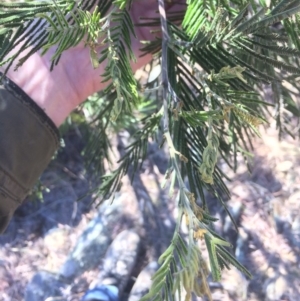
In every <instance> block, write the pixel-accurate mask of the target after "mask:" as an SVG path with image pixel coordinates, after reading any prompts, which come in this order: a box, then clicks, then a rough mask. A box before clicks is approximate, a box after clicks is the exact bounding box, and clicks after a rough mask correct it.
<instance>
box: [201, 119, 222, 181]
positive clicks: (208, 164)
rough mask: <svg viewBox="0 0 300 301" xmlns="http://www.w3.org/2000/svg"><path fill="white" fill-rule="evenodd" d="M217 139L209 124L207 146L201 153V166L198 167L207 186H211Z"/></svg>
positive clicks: (217, 147) (216, 156) (216, 158)
mask: <svg viewBox="0 0 300 301" xmlns="http://www.w3.org/2000/svg"><path fill="white" fill-rule="evenodd" d="M218 149H219V138H218V134H217V133H216V132H215V131H213V129H212V125H211V122H210V125H209V129H208V139H207V146H206V148H205V149H204V151H203V156H202V164H201V165H200V167H199V171H200V174H201V179H202V180H203V181H204V182H205V183H208V184H213V183H214V181H213V173H214V170H215V166H216V163H217V160H218Z"/></svg>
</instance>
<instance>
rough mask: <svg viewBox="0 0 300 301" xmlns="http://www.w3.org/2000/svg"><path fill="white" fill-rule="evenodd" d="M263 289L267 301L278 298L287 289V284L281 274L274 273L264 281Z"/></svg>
mask: <svg viewBox="0 0 300 301" xmlns="http://www.w3.org/2000/svg"><path fill="white" fill-rule="evenodd" d="M264 289H265V295H266V300H267V301H273V300H280V299H281V297H282V296H283V294H284V293H286V292H287V291H288V284H287V281H286V280H285V278H284V277H283V275H276V276H275V277H273V278H271V279H268V280H267V281H266V283H265V285H264Z"/></svg>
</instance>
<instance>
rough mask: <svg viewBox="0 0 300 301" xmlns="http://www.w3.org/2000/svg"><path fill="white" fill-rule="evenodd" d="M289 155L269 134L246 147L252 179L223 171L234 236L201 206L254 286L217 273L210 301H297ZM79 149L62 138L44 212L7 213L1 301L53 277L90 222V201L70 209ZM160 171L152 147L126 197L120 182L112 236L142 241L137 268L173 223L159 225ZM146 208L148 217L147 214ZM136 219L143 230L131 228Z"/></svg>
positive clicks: (290, 147) (292, 145) (81, 179)
mask: <svg viewBox="0 0 300 301" xmlns="http://www.w3.org/2000/svg"><path fill="white" fill-rule="evenodd" d="M298 145H299V142H298V141H292V140H291V139H286V140H285V141H282V142H279V141H278V139H277V136H276V131H275V130H273V129H272V128H271V129H268V130H267V131H264V130H263V131H262V139H260V140H257V141H256V142H255V144H254V146H255V158H254V160H253V164H252V166H253V170H252V174H249V173H248V171H247V170H246V169H245V168H244V167H243V165H241V167H240V168H239V169H238V172H237V174H232V173H231V172H230V170H227V167H226V166H225V165H224V166H222V167H223V168H224V170H225V171H226V173H227V174H229V175H230V176H231V178H232V179H233V181H232V182H229V183H228V186H229V188H230V190H231V192H232V199H231V200H230V201H229V202H228V205H229V207H230V210H231V211H232V213H233V215H234V216H235V218H236V220H237V223H238V226H239V233H236V232H235V231H234V229H233V226H232V224H231V222H230V220H229V219H228V217H226V214H225V213H224V212H223V210H222V209H221V208H220V206H219V205H218V203H217V201H216V200H214V199H213V198H211V199H210V207H211V208H210V209H211V211H212V212H213V214H214V215H215V216H217V217H219V221H218V222H217V223H216V229H217V230H218V231H219V233H220V234H221V235H222V236H223V237H225V238H227V239H229V240H230V241H231V242H232V244H233V245H234V249H233V252H234V253H235V255H236V256H237V257H238V259H239V260H240V261H241V262H242V263H243V264H244V265H245V266H246V267H247V268H248V269H249V270H250V271H251V272H252V273H253V279H252V280H248V279H245V277H244V276H243V275H241V274H240V273H239V272H238V271H236V270H235V269H232V270H230V271H225V272H224V276H223V281H222V282H221V283H220V284H215V283H211V288H212V292H213V297H214V300H220V301H226V300H237V301H238V300H249V301H250V300H251V301H252V300H253V301H254V300H257V301H258V300H259V301H262V300H268V301H276V300H286V301H297V300H299V296H300V252H299V247H300V214H299V213H300V150H299V146H298ZM82 147H83V144H82V141H81V139H80V137H79V136H78V134H77V133H76V131H74V132H71V133H69V134H68V136H67V137H66V148H64V149H63V150H62V151H61V152H60V154H59V156H58V158H57V160H56V161H54V162H52V163H51V165H50V167H49V168H48V170H47V171H46V172H45V174H44V176H43V178H42V182H43V184H44V185H45V186H47V187H49V188H50V189H51V191H50V193H46V194H45V195H44V203H42V204H40V203H39V202H26V203H25V204H24V205H23V206H22V207H21V208H20V209H19V210H18V212H17V213H16V215H15V217H14V220H13V222H12V223H11V225H10V226H9V229H8V230H7V233H6V234H5V235H4V236H2V237H0V258H1V259H0V290H1V292H2V294H1V295H0V300H1V301H21V300H23V297H24V290H25V287H26V284H27V283H28V282H29V281H30V280H31V278H32V277H33V275H34V274H35V273H36V272H37V271H41V270H46V271H51V272H54V273H55V272H57V271H58V270H59V268H60V267H61V266H62V264H63V262H64V261H65V260H66V257H67V255H68V253H69V252H70V250H71V249H72V248H73V247H74V246H75V245H76V242H77V240H78V237H79V236H80V234H81V233H82V231H83V230H84V229H85V227H86V225H87V224H88V222H89V221H90V220H91V219H92V218H93V216H95V214H96V211H97V209H95V207H94V206H92V207H90V206H89V203H90V201H91V198H90V197H86V198H85V199H84V200H83V201H82V202H80V203H77V202H76V200H77V198H78V197H79V196H81V195H82V194H84V193H86V192H87V190H88V181H87V178H88V176H87V175H86V174H85V169H84V165H83V162H82V158H81V157H80V151H81V149H82ZM165 164H166V159H165V157H164V156H163V154H162V153H161V152H160V151H159V150H158V149H157V148H156V147H155V146H151V147H150V152H149V156H148V159H147V160H146V164H145V168H144V170H143V171H142V172H141V173H140V174H139V176H138V177H137V179H136V180H135V181H134V185H133V187H131V186H130V184H129V181H128V180H126V181H125V182H124V185H123V187H122V192H121V194H120V195H121V196H122V197H121V198H122V199H124V201H126V208H127V209H126V212H125V215H124V216H126V218H124V219H122V220H119V221H118V222H117V221H116V228H115V230H114V231H115V234H114V235H116V234H117V233H118V232H119V231H120V230H121V229H126V228H135V229H137V232H138V233H139V234H140V235H141V236H142V237H143V238H144V239H145V246H144V248H149V246H150V245H152V247H153V249H152V251H148V252H144V253H143V254H142V255H141V256H140V257H139V260H140V261H141V262H139V263H137V266H139V267H143V266H145V265H146V263H147V260H149V259H153V258H155V257H157V255H158V254H159V252H161V250H162V249H163V248H164V247H165V246H166V244H167V241H168V237H169V234H170V233H171V231H172V226H173V224H172V223H173V220H172V218H171V217H170V216H168V213H170V212H172V209H173V208H172V203H171V202H170V201H168V202H166V201H167V197H166V196H165V194H164V192H163V191H162V190H161V189H160V185H159V184H160V182H161V179H162V176H163V175H162V173H160V172H159V170H163V168H164V167H165V166H166V165H165ZM220 164H221V165H222V162H220ZM150 199H151V200H152V202H153V205H151V206H152V207H151V206H150V207H149V204H151V203H150V202H149V200H150ZM162 204H164V206H162ZM166 204H167V207H166ZM141 212H142V213H141ZM145 212H146V214H145ZM141 218H143V219H144V222H143V225H144V226H145V225H147V227H146V228H147V229H146V228H144V229H142V228H139V227H140V225H141V223H140V219H141ZM145 219H148V220H147V221H145ZM118 223H119V225H118ZM160 229H168V230H169V232H170V233H168V231H167V232H164V233H162V231H160ZM163 234H164V235H163ZM99 268H100V269H101V265H100V267H99ZM99 268H95V269H93V270H91V271H87V272H85V273H84V274H82V275H81V276H80V277H77V278H76V279H75V280H74V282H73V283H72V284H71V285H69V286H68V291H67V292H65V296H66V298H65V299H64V300H73V301H75V300H80V297H81V296H82V294H83V293H84V291H85V290H86V289H87V288H88V286H89V284H90V283H91V282H92V281H93V280H94V279H95V277H97V274H98V272H99ZM135 272H136V271H135Z"/></svg>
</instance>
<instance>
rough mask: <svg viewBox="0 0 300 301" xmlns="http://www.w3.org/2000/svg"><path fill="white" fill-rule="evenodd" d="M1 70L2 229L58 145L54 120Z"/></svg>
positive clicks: (0, 195) (0, 208)
mask: <svg viewBox="0 0 300 301" xmlns="http://www.w3.org/2000/svg"><path fill="white" fill-rule="evenodd" d="M1 77H2V74H1V73H0V233H2V232H3V231H4V230H5V229H6V227H7V225H8V223H9V221H10V219H11V217H12V215H13V213H14V211H15V210H16V209H17V207H18V206H19V205H20V204H21V203H22V201H23V200H24V198H25V197H26V195H27V194H28V192H29V191H30V190H31V189H32V187H33V186H34V184H35V183H36V181H37V179H38V178H39V176H40V175H41V174H42V172H43V171H44V169H45V168H46V167H47V165H48V164H49V162H50V160H51V158H52V157H53V155H54V153H55V151H56V150H57V148H58V146H59V134H58V130H57V128H56V126H55V125H54V123H53V122H52V120H51V119H50V118H49V117H48V116H47V115H46V114H45V112H44V111H43V110H42V109H41V108H40V107H39V106H38V105H37V104H36V103H35V102H34V101H33V100H32V99H31V98H30V97H29V96H28V95H27V94H26V93H24V91H23V90H21V89H20V88H19V87H18V86H17V85H15V84H14V83H13V82H12V81H11V80H9V79H8V78H7V77H3V78H2V79H1Z"/></svg>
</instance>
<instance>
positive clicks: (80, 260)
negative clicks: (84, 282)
mask: <svg viewBox="0 0 300 301" xmlns="http://www.w3.org/2000/svg"><path fill="white" fill-rule="evenodd" d="M123 209H124V208H123V206H122V200H121V198H119V199H116V200H115V201H114V203H113V204H111V205H110V204H105V203H104V204H103V205H101V207H100V210H99V212H98V214H97V216H96V217H95V218H94V219H93V220H91V221H90V223H89V224H88V226H87V228H86V229H85V230H84V232H83V233H82V234H81V236H80V237H79V239H78V242H77V244H76V246H75V247H74V249H73V250H72V251H71V252H70V254H69V256H68V259H67V261H66V262H65V263H64V265H63V266H62V268H61V269H60V274H61V275H62V276H63V277H64V278H65V279H66V280H68V281H70V282H71V281H73V280H74V279H75V278H76V277H78V276H79V275H81V274H82V273H83V272H85V271H87V270H90V269H93V268H96V267H97V266H98V265H99V264H100V263H101V261H102V260H103V257H104V255H105V253H106V250H107V248H108V246H109V244H110V243H111V241H112V239H113V235H114V232H115V230H114V229H115V227H116V225H117V224H118V221H119V220H120V218H121V216H122V212H123Z"/></svg>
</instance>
